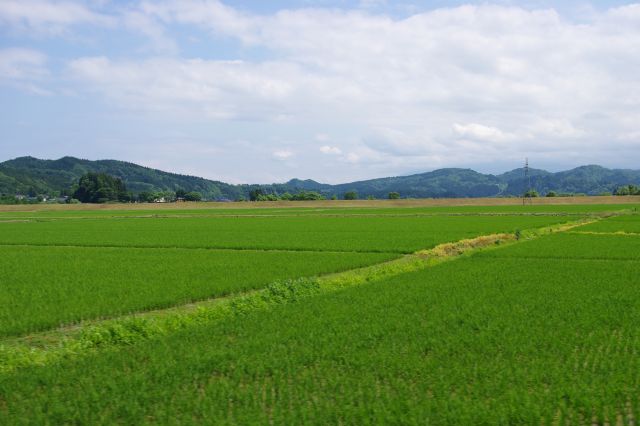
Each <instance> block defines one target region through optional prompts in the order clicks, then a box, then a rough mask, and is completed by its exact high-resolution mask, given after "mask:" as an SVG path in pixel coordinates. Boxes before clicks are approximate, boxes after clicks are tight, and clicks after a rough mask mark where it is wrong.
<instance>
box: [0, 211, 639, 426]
mask: <svg viewBox="0 0 640 426" xmlns="http://www.w3.org/2000/svg"><path fill="white" fill-rule="evenodd" d="M292 205H293V206H294V207H289V206H282V205H277V206H274V207H273V208H265V207H263V206H262V207H260V208H226V207H225V208H200V207H199V208H194V207H193V206H189V205H185V206H183V207H182V208H171V209H160V208H157V207H155V206H154V207H153V209H150V210H144V209H141V208H138V207H136V209H129V210H127V209H126V208H123V207H118V208H114V209H109V208H105V209H97V210H90V209H84V208H75V209H74V206H68V208H66V209H60V208H56V209H49V210H47V209H35V210H31V211H28V210H24V211H20V210H16V209H11V210H7V211H2V212H0V271H1V272H0V301H1V304H0V424H12V425H13V424H18V425H19V424H203V423H204V424H323V425H324V424H358V425H360V424H385V423H391V424H420V425H422V424H537V425H539V424H549V425H551V424H616V425H617V424H622V425H632V424H637V421H638V420H637V419H638V416H640V278H639V277H640V273H639V271H640V268H639V267H640V214H639V213H640V212H639V211H638V207H639V206H638V205H637V204H589V203H585V204H579V203H572V204H567V205H527V206H522V205H472V206H441V205H438V206H420V205H418V206H416V205H415V204H413V203H407V205H406V206H403V205H402V204H396V203H394V204H391V203H389V204H388V205H385V204H384V203H382V202H379V203H376V204H375V205H369V204H365V203H363V204H362V205H354V206H339V207H335V208H332V207H327V206H326V205H325V204H322V205H314V204H313V203H312V204H305V203H293V204H292ZM28 207H31V206H28Z"/></svg>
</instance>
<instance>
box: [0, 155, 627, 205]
mask: <svg viewBox="0 0 640 426" xmlns="http://www.w3.org/2000/svg"><path fill="white" fill-rule="evenodd" d="M87 172H102V173H107V174H110V175H112V176H116V177H118V178H120V179H122V180H123V181H124V182H125V183H126V185H127V188H128V189H129V190H130V191H132V192H134V193H139V192H142V191H149V192H164V191H176V190H177V189H184V190H186V191H197V192H200V193H201V194H202V195H203V197H204V199H207V200H225V199H226V200H237V199H247V198H248V197H249V193H250V192H251V191H252V190H255V189H262V191H263V192H264V193H277V194H282V193H284V192H290V193H297V192H299V191H317V192H320V193H322V194H323V195H325V196H327V197H331V196H333V195H335V196H337V197H338V198H341V197H342V196H343V195H344V193H345V192H347V191H355V192H357V193H358V195H359V196H360V197H361V198H364V197H367V196H374V197H376V198H386V197H387V196H388V194H389V192H398V193H399V194H400V195H401V196H402V197H403V198H406V197H412V198H427V197H433V198H439V197H452V198H455V197H494V196H519V195H521V194H522V193H523V192H524V191H525V190H526V189H527V186H528V179H526V178H525V177H524V172H523V170H522V169H515V170H511V171H509V172H506V173H503V174H500V175H491V174H483V173H478V172H476V171H473V170H470V169H459V168H448V169H440V170H434V171H431V172H427V173H419V174H414V175H409V176H396V177H385V178H378V179H370V180H363V181H357V182H351V183H343V184H338V185H329V184H323V183H320V182H316V181H314V180H310V179H308V180H300V179H291V180H290V181H288V182H286V183H279V184H266V185H231V184H228V183H224V182H220V181H213V180H209V179H204V178H200V177H195V176H187V175H181V174H176V173H169V172H164V171H161V170H156V169H151V168H148V167H143V166H140V165H137V164H133V163H129V162H125V161H117V160H98V161H90V160H82V159H78V158H74V157H63V158H60V159H58V160H40V159H37V158H33V157H20V158H16V159H13V160H9V161H5V162H3V163H0V194H29V193H31V194H34V193H35V194H48V195H55V194H58V193H61V192H65V191H69V190H70V189H71V188H72V187H73V185H74V184H75V183H76V182H77V181H78V179H79V178H80V176H82V175H83V174H85V173H87ZM530 180H531V186H532V187H533V188H534V189H535V190H537V191H538V192H539V193H540V194H546V193H547V192H549V191H555V192H558V193H572V194H576V193H582V194H589V195H596V194H600V193H603V192H612V191H614V190H615V189H616V188H617V187H619V186H621V185H628V184H634V185H640V171H639V170H622V169H607V168H604V167H601V166H597V165H588V166H581V167H577V168H575V169H572V170H567V171H562V172H557V173H550V172H548V171H545V170H538V169H531V170H530Z"/></svg>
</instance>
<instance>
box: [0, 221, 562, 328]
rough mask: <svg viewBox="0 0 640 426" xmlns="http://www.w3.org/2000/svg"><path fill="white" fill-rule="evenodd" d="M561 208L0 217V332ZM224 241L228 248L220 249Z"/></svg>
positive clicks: (398, 249)
mask: <svg viewBox="0 0 640 426" xmlns="http://www.w3.org/2000/svg"><path fill="white" fill-rule="evenodd" d="M574 218H575V217H573V216H572V217H566V216H504V217H498V216H483V217H478V218H475V217H467V216H460V217H458V216H437V217H404V216H392V217H377V216H376V217H369V216H367V217H351V216H349V217H333V216H331V217H325V216H322V217H313V218H310V217H293V218H283V217H199V218H194V217H183V218H176V217H173V218H128V219H123V218H118V219H114V218H94V219H65V220H48V221H33V222H17V223H0V269H1V270H2V271H3V280H4V282H5V285H3V286H2V287H0V296H1V298H2V300H4V301H5V302H6V303H3V304H2V305H0V336H2V335H15V334H20V333H25V332H31V331H36V330H42V329H46V328H51V327H56V326H58V325H61V324H68V323H70V322H76V321H79V320H83V319H93V318H99V317H110V316H113V315H118V314H124V313H129V312H135V311H139V310H148V309H154V308H162V307H166V306H171V305H176V304H183V303H187V302H191V301H194V300H201V299H206V298H212V297H220V296H224V295H227V294H230V293H238V292H242V291H247V290H251V289H256V288H260V287H263V286H265V285H266V284H268V283H270V282H273V281H275V280H278V279H286V278H296V277H303V276H314V275H320V274H326V273H332V272H337V271H343V270H346V269H353V268H358V267H361V266H365V265H369V264H373V263H380V262H383V261H385V260H389V259H392V258H394V257H397V256H399V255H400V254H401V253H407V252H413V251H416V250H418V249H423V248H429V247H433V246H434V245H436V244H439V243H442V242H447V241H455V240H459V239H462V238H469V237H474V236H477V235H482V234H490V233H494V232H514V231H515V230H516V229H525V228H534V227H538V226H546V225H551V224H555V223H559V222H564V221H566V220H569V219H574ZM229 248H231V249H233V250H230V249H229Z"/></svg>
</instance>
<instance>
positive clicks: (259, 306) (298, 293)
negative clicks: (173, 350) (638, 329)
mask: <svg viewBox="0 0 640 426" xmlns="http://www.w3.org/2000/svg"><path fill="white" fill-rule="evenodd" d="M604 217H605V215H602V216H598V217H596V216H591V217H588V218H580V219H578V220H575V221H571V222H565V223H563V224H557V225H551V226H546V227H542V228H534V229H528V230H522V231H521V230H517V231H516V232H514V233H499V234H490V235H482V236H478V237H475V238H470V239H463V240H459V241H456V242H449V243H443V244H439V245H437V246H435V247H434V248H431V249H427V250H420V251H417V252H415V253H412V254H407V255H404V256H402V257H400V258H398V259H394V260H390V261H386V262H383V263H379V264H375V265H370V266H366V267H362V268H358V269H353V270H349V271H344V272H339V273H333V274H328V275H324V276H321V277H311V278H298V279H289V280H284V281H278V282H274V283H271V284H269V285H267V286H266V287H265V288H262V289H259V290H253V291H250V292H245V293H239V294H235V295H229V296H225V297H221V298H214V299H206V300H203V301H199V302H193V303H189V304H185V305H180V306H174V307H170V308H165V309H160V310H151V311H143V312H137V313H133V314H128V315H123V316H118V317H114V318H109V319H97V320H88V321H84V322H80V323H78V324H74V325H68V326H63V327H60V328H58V329H54V330H48V331H42V332H37V333H32V334H29V335H26V336H18V337H9V338H4V339H2V340H0V374H8V373H11V372H12V371H15V370H17V369H22V368H27V367H35V366H40V365H47V364H51V363H55V362H59V361H61V360H63V359H67V358H74V357H77V356H83V355H89V354H91V353H94V352H96V351H98V350H103V349H106V348H115V347H118V346H127V345H132V344H135V343H137V342H140V341H144V340H149V339H152V338H154V337H159V336H162V335H167V334H169V333H172V332H176V331H179V330H181V329H184V328H188V327H192V326H198V325H204V324H212V323H214V322H217V321H221V320H223V319H225V318H230V317H234V316H242V315H248V314H251V313H253V312H257V311H260V310H264V309H270V308H273V307H275V306H277V305H281V304H285V303H293V302H296V301H299V300H301V299H304V298H307V297H311V296H315V295H319V294H326V293H330V292H334V291H339V290H340V289H343V288H348V287H353V286H357V285H363V284H367V283H372V282H376V281H381V280H384V279H387V278H390V277H393V276H397V275H401V274H405V273H409V272H414V271H417V270H422V269H426V268H428V267H432V266H435V265H438V264H440V263H443V262H448V261H452V260H455V259H459V258H461V257H465V256H470V255H473V254H474V253H477V252H480V251H483V250H493V249H496V248H499V247H504V246H505V245H511V244H516V243H518V242H519V241H524V240H531V239H535V238H539V237H541V236H544V235H549V234H553V233H558V232H564V231H568V230H570V229H573V228H575V227H577V226H582V225H586V224H589V223H594V222H596V221H598V220H600V219H601V218H604ZM607 217H608V215H607Z"/></svg>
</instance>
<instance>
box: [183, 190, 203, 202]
mask: <svg viewBox="0 0 640 426" xmlns="http://www.w3.org/2000/svg"><path fill="white" fill-rule="evenodd" d="M183 198H184V200H185V201H202V194H200V193H199V192H196V191H191V192H187V193H186V194H184V197H183Z"/></svg>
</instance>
